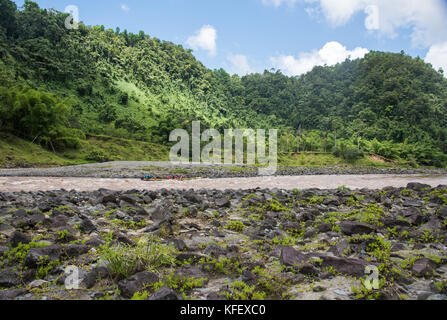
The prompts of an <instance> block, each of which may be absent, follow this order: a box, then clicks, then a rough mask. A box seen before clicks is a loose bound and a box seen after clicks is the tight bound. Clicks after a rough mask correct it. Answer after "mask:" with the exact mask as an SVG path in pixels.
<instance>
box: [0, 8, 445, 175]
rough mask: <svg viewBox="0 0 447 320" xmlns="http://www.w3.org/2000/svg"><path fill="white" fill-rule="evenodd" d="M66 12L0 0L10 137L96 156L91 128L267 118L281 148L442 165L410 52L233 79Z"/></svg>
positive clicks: (440, 101)
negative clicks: (70, 21)
mask: <svg viewBox="0 0 447 320" xmlns="http://www.w3.org/2000/svg"><path fill="white" fill-rule="evenodd" d="M68 17H69V15H68V14H66V13H61V12H57V11H55V10H52V9H42V8H39V6H38V4H36V3H35V2H32V1H29V0H25V3H24V5H23V7H22V8H17V6H16V5H15V3H14V2H12V1H10V0H0V131H1V132H4V133H7V134H8V136H9V137H11V135H12V136H14V137H16V138H17V139H21V140H25V141H27V142H29V143H32V144H36V145H39V146H40V147H42V148H44V149H46V150H48V151H49V152H52V153H57V152H69V153H70V152H71V154H76V150H77V149H79V148H81V147H85V146H86V145H87V146H88V148H89V151H88V152H87V153H86V154H85V158H86V160H90V161H103V160H104V161H105V160H107V159H108V158H109V157H110V155H107V154H105V153H104V151H102V150H99V149H97V148H96V147H95V145H93V144H92V143H91V140H89V139H92V137H93V138H95V137H96V139H98V137H102V139H103V140H107V139H118V140H116V141H134V142H135V144H141V143H145V144H147V145H145V147H144V148H146V147H147V148H155V146H157V145H158V146H168V145H169V141H168V137H169V133H170V132H171V130H173V129H176V128H184V129H187V130H190V128H191V122H192V121H194V120H199V121H201V124H202V127H204V128H215V129H218V130H220V131H222V132H223V129H226V128H252V129H257V128H262V129H268V128H277V129H279V151H281V152H283V153H292V152H303V151H313V152H327V153H333V154H334V155H336V156H337V157H343V158H346V159H349V160H353V161H355V160H356V159H358V158H360V157H362V155H363V154H366V153H369V154H376V155H379V156H382V157H384V158H386V159H390V160H397V161H401V162H402V163H407V164H410V165H413V166H418V165H423V166H437V167H445V166H447V79H446V78H445V77H444V72H443V70H434V69H433V67H432V66H431V65H430V64H427V63H425V62H424V61H423V60H422V59H421V58H419V57H417V58H413V57H411V56H408V55H406V54H405V52H400V53H387V52H370V53H368V54H367V55H366V56H365V57H364V58H363V59H357V60H352V61H351V60H346V61H344V62H343V63H339V64H337V65H335V66H318V67H315V68H314V69H313V70H312V71H310V72H308V73H307V74H304V75H301V76H295V77H289V76H286V75H284V74H282V73H281V71H280V70H273V69H272V70H268V71H267V70H266V71H264V73H262V74H259V73H253V74H249V75H246V76H243V77H240V76H238V75H230V74H228V73H227V72H226V71H225V70H223V69H218V70H210V69H208V68H206V67H205V66H204V65H203V64H202V63H201V62H199V61H198V60H196V59H195V57H194V55H193V53H192V51H191V50H188V49H185V48H183V47H182V46H181V45H177V44H174V43H171V42H166V41H162V40H159V39H157V38H154V37H151V36H150V35H148V34H146V33H145V32H144V31H140V32H139V33H138V34H133V33H130V32H128V31H127V30H120V28H118V27H117V28H116V29H115V30H112V29H106V28H105V27H104V26H86V25H84V24H83V23H79V26H78V28H77V29H67V28H66V27H65V20H66V19H67V18H68ZM105 137H106V138H105ZM119 139H121V140H119ZM89 141H90V142H89ZM163 150H164V149H163ZM166 150H167V148H166Z"/></svg>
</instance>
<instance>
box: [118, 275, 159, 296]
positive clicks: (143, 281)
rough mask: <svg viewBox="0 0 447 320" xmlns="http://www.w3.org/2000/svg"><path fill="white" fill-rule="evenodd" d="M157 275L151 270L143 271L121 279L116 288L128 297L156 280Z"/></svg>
mask: <svg viewBox="0 0 447 320" xmlns="http://www.w3.org/2000/svg"><path fill="white" fill-rule="evenodd" d="M158 280H159V278H158V276H157V275H156V274H155V273H153V272H148V271H143V272H139V273H137V274H134V275H133V276H131V277H129V278H127V279H125V280H122V281H120V282H119V283H118V289H119V290H120V292H121V295H122V296H123V297H124V298H127V299H130V298H132V297H133V295H134V294H135V292H138V291H141V290H143V288H144V286H146V285H149V284H154V283H156V282H158Z"/></svg>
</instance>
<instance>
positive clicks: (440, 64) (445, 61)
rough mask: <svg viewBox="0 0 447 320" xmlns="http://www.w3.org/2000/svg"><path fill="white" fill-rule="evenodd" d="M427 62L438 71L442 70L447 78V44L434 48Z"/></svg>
mask: <svg viewBox="0 0 447 320" xmlns="http://www.w3.org/2000/svg"><path fill="white" fill-rule="evenodd" d="M425 61H426V62H430V63H431V64H432V65H433V67H434V68H435V69H436V70H439V68H442V69H443V70H444V75H445V76H447V42H444V43H441V44H437V45H434V46H432V47H431V48H430V50H429V51H428V53H427V56H426V57H425Z"/></svg>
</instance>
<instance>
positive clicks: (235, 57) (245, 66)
mask: <svg viewBox="0 0 447 320" xmlns="http://www.w3.org/2000/svg"><path fill="white" fill-rule="evenodd" d="M227 60H228V61H229V62H230V63H231V67H230V69H229V70H230V73H236V74H238V75H240V76H245V75H246V74H249V73H252V72H254V70H253V69H252V68H251V67H250V65H249V63H248V59H247V57H246V56H244V55H242V54H230V55H228V56H227Z"/></svg>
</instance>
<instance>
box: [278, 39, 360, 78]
mask: <svg viewBox="0 0 447 320" xmlns="http://www.w3.org/2000/svg"><path fill="white" fill-rule="evenodd" d="M368 52H369V50H368V49H365V48H360V47H358V48H355V49H354V50H348V49H347V48H346V47H345V46H343V45H341V44H340V43H338V42H336V41H333V42H328V43H326V44H325V45H324V46H323V48H321V49H320V50H319V51H313V52H311V53H301V54H300V55H299V56H298V58H295V57H294V56H285V55H281V56H278V57H271V58H270V61H271V63H272V64H273V66H274V67H275V68H276V69H280V70H281V71H282V72H283V73H284V74H287V75H291V76H296V75H301V74H303V73H306V72H309V71H311V70H312V69H313V67H315V66H323V65H328V66H333V65H335V64H337V63H339V62H343V61H345V60H346V59H351V60H354V59H357V58H363V57H364V56H365V54H367V53H368Z"/></svg>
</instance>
